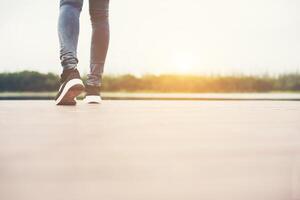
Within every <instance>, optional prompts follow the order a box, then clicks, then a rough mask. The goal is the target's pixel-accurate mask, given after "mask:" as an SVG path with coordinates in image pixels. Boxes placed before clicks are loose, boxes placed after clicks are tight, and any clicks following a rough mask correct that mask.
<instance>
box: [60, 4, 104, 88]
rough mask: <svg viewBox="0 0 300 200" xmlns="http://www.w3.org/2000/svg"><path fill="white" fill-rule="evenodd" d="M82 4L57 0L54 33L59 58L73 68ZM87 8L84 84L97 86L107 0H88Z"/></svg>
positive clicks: (100, 72) (99, 80)
mask: <svg viewBox="0 0 300 200" xmlns="http://www.w3.org/2000/svg"><path fill="white" fill-rule="evenodd" d="M82 6H83V0H60V14H59V22H58V35H59V41H60V60H61V65H62V67H63V68H64V69H71V68H76V67H77V64H78V58H77V44H78V35H79V26H80V24H79V18H80V13H81V10H82ZM89 11H90V19H91V24H92V41H91V49H90V73H89V74H88V79H87V83H86V84H88V85H95V86H98V85H100V84H101V77H102V74H103V70H104V64H105V59H106V54H107V49H108V44H109V23H108V14H109V0H89Z"/></svg>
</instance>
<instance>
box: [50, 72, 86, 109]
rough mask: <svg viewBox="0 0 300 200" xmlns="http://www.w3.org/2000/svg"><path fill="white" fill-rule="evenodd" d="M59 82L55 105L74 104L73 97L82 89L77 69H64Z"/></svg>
mask: <svg viewBox="0 0 300 200" xmlns="http://www.w3.org/2000/svg"><path fill="white" fill-rule="evenodd" d="M60 82H61V85H60V88H59V90H58V94H57V96H56V98H55V103H56V105H76V100H75V98H76V97H77V96H78V95H80V93H81V92H82V91H83V90H84V85H83V83H82V80H81V78H80V74H79V72H78V70H77V69H67V70H64V71H63V73H62V74H61V80H60Z"/></svg>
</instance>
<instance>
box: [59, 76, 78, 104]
mask: <svg viewBox="0 0 300 200" xmlns="http://www.w3.org/2000/svg"><path fill="white" fill-rule="evenodd" d="M73 87H78V88H80V89H79V90H78V91H77V92H76V93H74V97H72V98H73V99H74V100H75V98H76V97H77V96H78V95H79V94H80V93H81V92H82V91H83V90H84V85H83V82H82V80H81V79H73V80H70V81H69V82H68V83H67V84H66V86H65V87H64V89H63V91H62V93H61V94H60V96H59V97H58V99H57V100H56V101H55V104H56V105H60V104H61V103H62V100H63V98H64V97H65V96H66V95H67V93H68V92H69V91H70V89H71V88H73Z"/></svg>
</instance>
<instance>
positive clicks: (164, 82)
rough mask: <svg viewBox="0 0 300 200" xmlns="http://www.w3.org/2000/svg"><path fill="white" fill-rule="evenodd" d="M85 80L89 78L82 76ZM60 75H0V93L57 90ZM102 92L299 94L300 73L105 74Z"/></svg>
mask: <svg viewBox="0 0 300 200" xmlns="http://www.w3.org/2000/svg"><path fill="white" fill-rule="evenodd" d="M83 79H86V76H84V77H83ZM58 88H59V76H58V75H56V74H53V73H46V74H44V73H40V72H35V71H21V72H13V73H0V92H42V91H49V92H51V91H56V90H57V89H58ZM102 90H103V91H107V92H189V93H204V92H271V91H294V92H297V91H300V74H299V73H291V74H282V75H278V76H268V75H265V76H246V75H239V76H216V75H212V76H203V75H172V74H170V75H168V74H165V75H144V76H141V77H136V76H133V75H129V74H127V75H119V76H114V75H105V76H104V77H103V84H102Z"/></svg>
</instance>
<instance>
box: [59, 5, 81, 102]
mask: <svg viewBox="0 0 300 200" xmlns="http://www.w3.org/2000/svg"><path fill="white" fill-rule="evenodd" d="M82 4H83V0H60V12H59V21H58V36H59V41H60V60H61V65H62V67H63V73H62V74H61V80H60V81H61V85H60V88H59V91H58V94H57V96H56V98H55V102H56V104H57V105H75V104H76V101H75V98H76V97H77V96H78V95H79V94H80V93H81V92H82V91H83V90H84V85H83V83H82V80H81V78H80V74H79V72H78V70H77V69H76V67H77V63H78V59H77V43H78V35H79V17H80V12H81V9H82Z"/></svg>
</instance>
